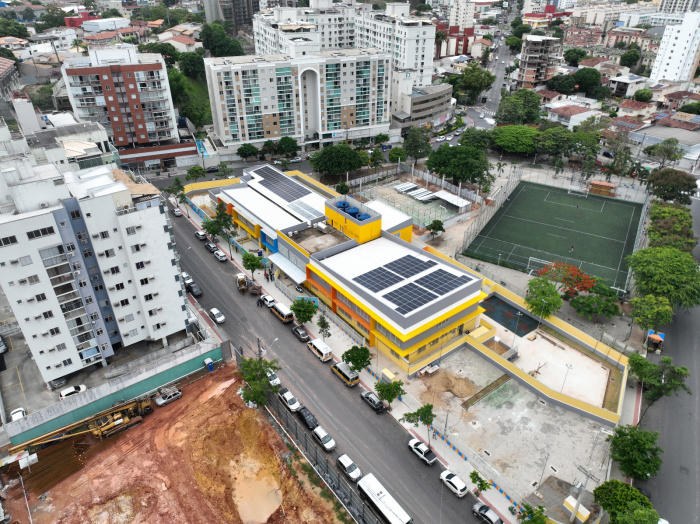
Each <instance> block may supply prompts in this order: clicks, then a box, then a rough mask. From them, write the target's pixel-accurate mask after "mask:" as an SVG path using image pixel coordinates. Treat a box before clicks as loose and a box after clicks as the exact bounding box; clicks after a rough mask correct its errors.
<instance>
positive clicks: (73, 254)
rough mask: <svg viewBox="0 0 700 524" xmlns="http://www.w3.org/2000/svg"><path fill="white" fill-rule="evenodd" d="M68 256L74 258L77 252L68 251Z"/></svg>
mask: <svg viewBox="0 0 700 524" xmlns="http://www.w3.org/2000/svg"><path fill="white" fill-rule="evenodd" d="M67 256H68V258H73V257H74V256H75V253H68V255H67Z"/></svg>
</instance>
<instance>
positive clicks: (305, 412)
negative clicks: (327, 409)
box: [297, 406, 318, 429]
mask: <svg viewBox="0 0 700 524" xmlns="http://www.w3.org/2000/svg"><path fill="white" fill-rule="evenodd" d="M297 415H299V418H301V419H302V420H303V421H304V423H305V424H306V426H307V427H308V428H309V429H314V428H316V427H317V426H318V421H317V420H316V417H314V416H313V414H312V413H311V411H309V409H308V408H306V407H304V406H302V407H301V408H300V409H299V411H297Z"/></svg>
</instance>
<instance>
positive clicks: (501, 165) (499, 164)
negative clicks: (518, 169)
mask: <svg viewBox="0 0 700 524" xmlns="http://www.w3.org/2000/svg"><path fill="white" fill-rule="evenodd" d="M506 165H508V164H506V163H505V162H496V170H497V171H498V174H499V176H500V175H502V174H503V170H504V169H505V167H506Z"/></svg>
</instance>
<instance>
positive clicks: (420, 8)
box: [416, 4, 433, 13]
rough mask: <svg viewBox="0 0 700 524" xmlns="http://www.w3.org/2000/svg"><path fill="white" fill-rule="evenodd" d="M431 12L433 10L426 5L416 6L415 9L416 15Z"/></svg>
mask: <svg viewBox="0 0 700 524" xmlns="http://www.w3.org/2000/svg"><path fill="white" fill-rule="evenodd" d="M432 10H433V8H432V7H430V6H429V5H428V4H418V6H417V7H416V11H417V12H418V13H425V12H427V11H432Z"/></svg>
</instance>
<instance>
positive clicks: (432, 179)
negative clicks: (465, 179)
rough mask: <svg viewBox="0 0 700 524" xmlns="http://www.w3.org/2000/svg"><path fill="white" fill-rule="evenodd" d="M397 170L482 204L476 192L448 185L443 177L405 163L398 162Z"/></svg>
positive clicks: (482, 201)
mask: <svg viewBox="0 0 700 524" xmlns="http://www.w3.org/2000/svg"><path fill="white" fill-rule="evenodd" d="M399 169H400V170H401V171H402V172H404V173H411V176H417V177H419V178H422V179H423V180H425V181H426V182H428V183H429V184H434V185H436V186H438V187H440V189H446V190H447V191H450V192H451V193H454V194H455V195H459V196H461V197H463V198H466V199H468V200H471V201H472V202H476V203H477V204H483V203H484V199H483V198H481V197H480V196H479V195H477V194H476V191H472V190H471V189H467V188H466V187H462V186H461V185H460V186H455V185H454V184H450V183H449V182H447V181H445V178H444V177H443V178H439V177H436V176H433V175H431V174H430V173H428V172H426V171H421V170H419V169H415V166H409V165H408V164H407V163H406V162H399ZM426 189H427V188H426Z"/></svg>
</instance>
